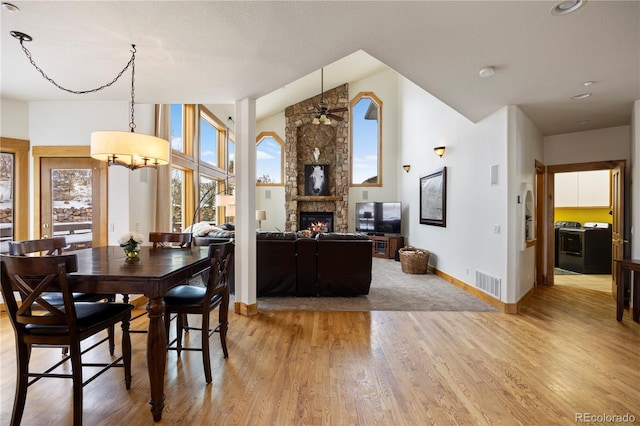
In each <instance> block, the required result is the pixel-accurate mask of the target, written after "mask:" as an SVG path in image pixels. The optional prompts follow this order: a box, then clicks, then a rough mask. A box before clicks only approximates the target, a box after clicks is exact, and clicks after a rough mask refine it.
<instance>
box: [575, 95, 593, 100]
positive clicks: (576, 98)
mask: <svg viewBox="0 0 640 426" xmlns="http://www.w3.org/2000/svg"><path fill="white" fill-rule="evenodd" d="M589 96H591V93H580V94H579V95H573V96H572V97H571V99H575V100H578V99H587V98H588V97H589Z"/></svg>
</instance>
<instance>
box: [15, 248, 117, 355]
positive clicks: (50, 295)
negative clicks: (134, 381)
mask: <svg viewBox="0 0 640 426" xmlns="http://www.w3.org/2000/svg"><path fill="white" fill-rule="evenodd" d="M65 247H67V239H66V238H65V237H52V238H41V239H39V240H23V241H9V255H12V256H36V255H37V256H51V255H61V254H62V252H63V251H64V248H65ZM72 297H73V300H74V301H75V302H99V301H108V302H114V301H115V300H116V299H115V295H114V294H97V293H72ZM42 299H43V300H46V301H47V302H49V303H50V304H51V305H54V306H62V305H63V299H62V295H61V294H60V293H59V292H47V293H43V294H42ZM107 333H108V334H109V353H110V354H111V355H113V351H114V350H115V342H114V339H113V327H111V328H109V329H108V330H107ZM67 349H68V348H67V346H64V347H63V348H62V354H63V355H65V354H67V352H68V350H67Z"/></svg>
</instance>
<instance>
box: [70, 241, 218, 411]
mask: <svg viewBox="0 0 640 426" xmlns="http://www.w3.org/2000/svg"><path fill="white" fill-rule="evenodd" d="M208 250H209V247H207V246H192V247H190V248H155V249H154V248H151V247H148V246H142V247H141V250H140V256H139V258H138V259H133V260H132V259H128V258H127V256H126V255H125V253H124V251H123V249H122V247H118V246H103V247H92V248H87V249H81V250H76V251H72V252H71V251H69V252H66V253H75V254H76V255H77V257H78V270H77V272H73V273H71V274H70V275H69V278H70V281H71V282H72V288H73V291H77V292H86V293H104V294H143V295H145V296H146V297H147V299H148V302H147V305H146V309H147V314H148V317H149V329H148V333H147V368H148V371H149V386H150V393H151V397H150V399H149V404H150V405H151V413H152V416H153V420H154V421H156V422H157V421H160V419H161V418H162V410H163V409H164V401H165V394H164V392H165V391H164V374H165V368H166V362H167V349H166V348H167V336H166V331H165V327H164V296H165V294H166V293H167V291H169V289H171V288H172V287H175V286H177V285H179V284H183V283H185V282H187V281H188V280H189V278H191V277H193V276H195V275H197V274H200V273H202V272H203V271H204V270H206V269H207V268H208V267H209V266H210V262H209V251H208Z"/></svg>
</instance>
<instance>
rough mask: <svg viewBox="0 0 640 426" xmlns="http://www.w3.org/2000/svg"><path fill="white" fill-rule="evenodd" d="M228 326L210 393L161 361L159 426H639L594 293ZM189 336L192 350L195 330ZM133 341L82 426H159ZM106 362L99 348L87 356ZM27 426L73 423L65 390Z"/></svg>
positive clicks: (139, 342) (630, 354)
mask: <svg viewBox="0 0 640 426" xmlns="http://www.w3.org/2000/svg"><path fill="white" fill-rule="evenodd" d="M230 318H231V319H230V321H231V324H230V329H229V335H228V344H229V358H228V359H226V360H225V359H224V358H223V357H222V351H221V349H220V344H219V339H218V336H217V335H214V336H213V337H212V374H213V383H212V384H211V385H206V383H205V381H204V374H203V371H202V357H201V354H200V353H199V352H185V353H183V354H182V356H181V358H178V357H177V355H176V354H175V352H173V351H171V352H170V353H169V355H168V362H167V377H166V385H165V391H166V394H167V400H166V406H165V410H164V414H163V418H162V421H161V422H159V423H158V424H165V425H169V424H190V425H199V424H203V425H204V424H206V425H340V426H341V425H411V426H413V425H423V424H434V425H449V424H457V425H564V424H575V423H576V415H578V413H591V414H594V415H605V414H606V415H625V414H629V415H631V416H634V418H635V423H636V424H638V423H640V349H639V348H640V324H638V323H635V322H633V321H632V320H631V318H630V315H629V312H628V311H625V315H624V319H623V321H622V322H620V323H618V322H617V321H616V320H615V305H614V302H613V298H612V297H611V295H610V294H606V293H604V292H601V291H595V290H590V289H581V288H574V287H570V286H553V287H540V288H538V289H536V291H535V294H534V295H533V296H532V297H531V298H530V299H529V300H528V301H527V302H526V304H525V306H524V307H523V308H522V310H521V312H520V313H519V314H504V313H496V312H311V311H289V312H278V311H264V312H260V313H259V314H258V315H256V316H253V317H244V316H240V315H236V314H231V317H230ZM141 321H142V324H143V325H144V321H146V320H144V319H143V320H137V321H136V328H139V327H140V325H141V324H140V322H141ZM189 321H190V322H194V323H195V321H196V319H195V318H193V319H192V318H190V319H189ZM172 325H173V324H172ZM0 332H1V338H0V343H1V347H0V356H1V358H0V363H1V366H0V368H1V374H2V376H1V378H2V380H1V384H0V393H1V408H0V422H1V423H2V424H8V423H9V419H10V415H11V408H12V405H13V393H14V386H15V377H14V376H15V361H14V356H15V355H14V343H13V331H12V329H11V325H10V323H9V321H8V319H7V317H6V315H3V316H2V318H0ZM189 339H191V340H192V341H195V343H196V344H197V343H198V341H199V334H198V333H196V332H191V333H190V335H189ZM132 341H133V346H134V348H133V349H134V359H133V362H134V368H133V384H132V388H131V390H129V391H127V390H125V388H124V383H123V380H122V371H121V370H112V371H111V372H108V373H106V374H105V375H103V376H101V377H100V378H99V379H97V380H96V381H94V382H92V383H91V384H89V385H88V386H86V387H85V389H84V423H85V424H87V425H111V424H129V425H151V424H153V422H152V419H151V415H150V413H149V405H148V403H147V400H148V378H147V373H146V368H145V365H146V364H145V363H146V355H145V345H146V335H143V334H134V335H132ZM116 350H117V351H118V349H116ZM106 355H107V349H106V347H104V348H102V347H101V348H98V349H97V351H93V354H92V356H95V357H103V358H104V357H106ZM59 357H60V351H59V349H47V350H45V349H34V351H33V357H32V358H33V362H34V363H35V364H40V365H42V364H44V363H46V362H48V361H49V360H51V359H58V358H59ZM594 423H595V424H604V423H607V422H604V421H601V422H598V421H596V422H594ZM608 423H609V424H611V422H608ZM23 424H24V425H44V424H55V425H66V424H71V383H70V381H67V380H59V379H58V380H55V379H49V380H47V381H45V380H43V381H41V382H39V383H37V384H35V385H34V386H32V387H31V388H30V389H29V393H28V396H27V405H26V410H25V416H24V421H23Z"/></svg>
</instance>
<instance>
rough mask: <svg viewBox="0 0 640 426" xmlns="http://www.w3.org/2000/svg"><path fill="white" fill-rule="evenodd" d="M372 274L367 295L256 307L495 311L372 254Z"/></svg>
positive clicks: (266, 301) (268, 301)
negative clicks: (408, 272) (406, 271)
mask: <svg viewBox="0 0 640 426" xmlns="http://www.w3.org/2000/svg"><path fill="white" fill-rule="evenodd" d="M342 267H348V265H344V266H342ZM372 276H373V279H372V282H371V289H370V291H369V294H368V295H366V296H355V297H259V298H258V310H278V311H282V310H287V311H290V310H303V311H475V312H478V311H497V309H495V308H494V307H493V306H491V305H489V304H488V303H485V302H483V301H481V300H480V299H477V298H476V297H474V296H472V295H471V294H469V293H467V292H465V291H464V290H461V289H459V288H458V287H456V286H454V285H453V284H451V283H448V282H446V281H445V280H443V279H442V278H440V277H438V276H437V275H433V274H426V275H425V274H407V273H404V272H402V268H401V266H400V262H396V261H394V260H393V259H381V258H375V257H374V258H373V269H372Z"/></svg>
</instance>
